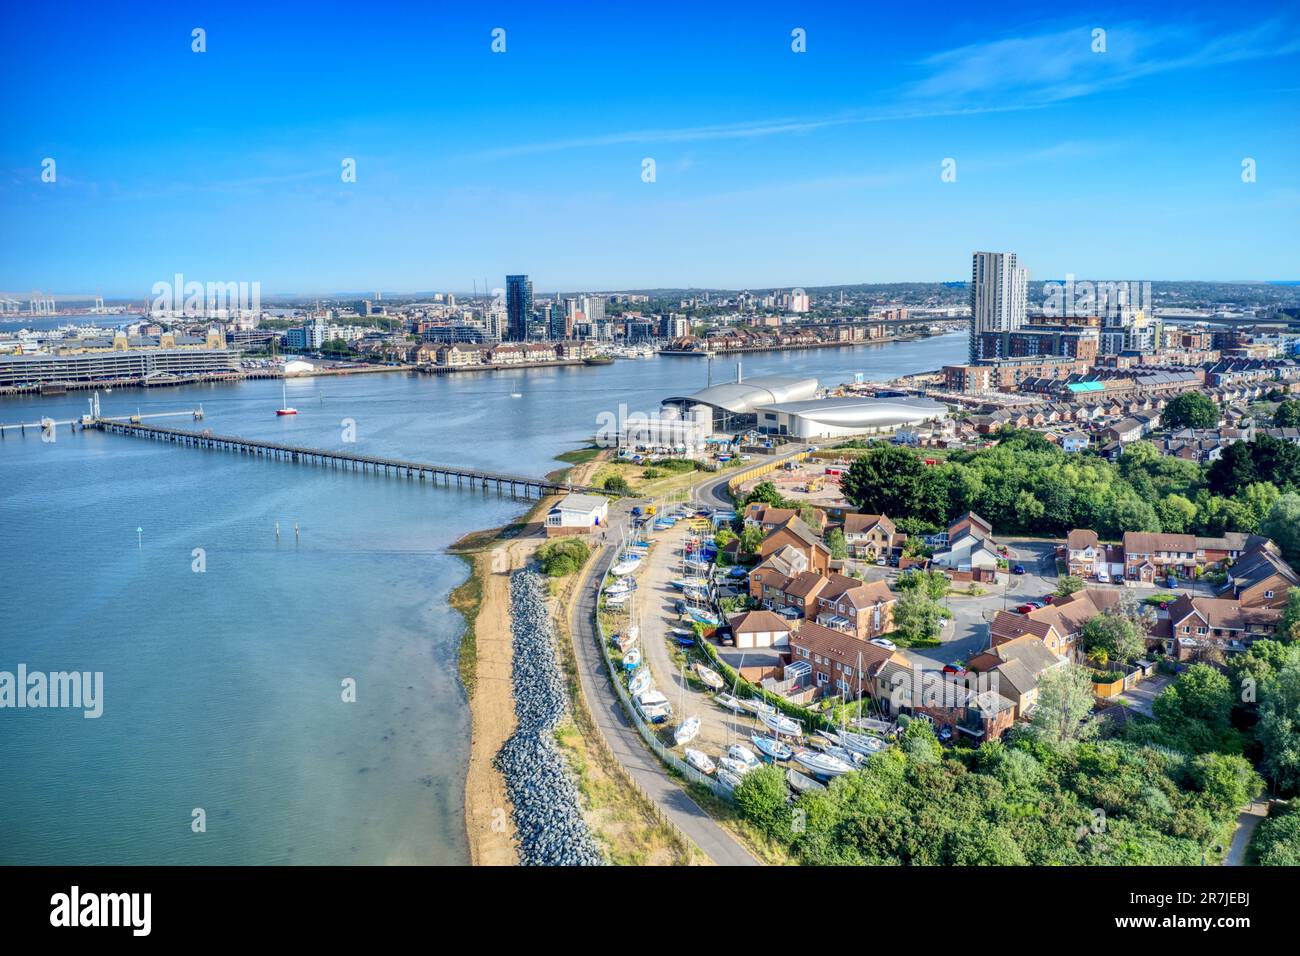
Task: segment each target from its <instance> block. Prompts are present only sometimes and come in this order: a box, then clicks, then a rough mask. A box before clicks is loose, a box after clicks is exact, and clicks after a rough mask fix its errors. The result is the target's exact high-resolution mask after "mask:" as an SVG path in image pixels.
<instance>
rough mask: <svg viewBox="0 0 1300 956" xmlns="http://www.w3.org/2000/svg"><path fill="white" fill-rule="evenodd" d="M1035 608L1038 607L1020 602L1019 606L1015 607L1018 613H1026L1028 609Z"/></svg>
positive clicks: (1033, 609)
mask: <svg viewBox="0 0 1300 956" xmlns="http://www.w3.org/2000/svg"><path fill="white" fill-rule="evenodd" d="M1036 610H1038V609H1037V608H1036V607H1034V606H1033V605H1032V604H1022V605H1020V607H1018V608H1016V611H1017V612H1018V613H1020V614H1028V613H1029V612H1030V611H1036Z"/></svg>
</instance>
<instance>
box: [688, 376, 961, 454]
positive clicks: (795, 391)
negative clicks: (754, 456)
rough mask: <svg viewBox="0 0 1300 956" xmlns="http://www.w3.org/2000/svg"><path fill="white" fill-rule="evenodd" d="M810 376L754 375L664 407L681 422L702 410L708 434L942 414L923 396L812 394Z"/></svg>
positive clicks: (826, 431)
mask: <svg viewBox="0 0 1300 956" xmlns="http://www.w3.org/2000/svg"><path fill="white" fill-rule="evenodd" d="M817 391H818V389H817V380H816V379H814V378H803V379H801V378H780V377H772V378H756V379H752V380H750V381H737V382H726V383H724V384H721V385H711V386H709V387H708V388H705V389H702V390H701V391H698V392H696V393H695V394H693V395H683V396H674V397H672V398H668V399H665V400H664V405H665V406H669V407H672V408H676V409H678V410H680V415H681V418H682V419H683V420H686V421H696V422H702V421H704V420H705V419H704V418H703V416H702V415H701V411H702V410H708V412H709V413H710V415H711V419H712V429H713V431H714V432H721V433H729V434H736V433H739V432H744V431H749V430H751V429H752V430H757V431H760V432H763V433H765V434H770V435H784V436H788V437H791V438H802V439H808V438H832V437H837V436H841V435H872V434H881V433H887V432H892V431H894V430H895V429H896V428H899V427H901V426H905V425H917V424H920V423H921V422H925V421H934V420H938V419H941V418H945V417H946V416H947V414H948V409H947V407H946V406H945V405H942V404H940V403H938V402H934V401H931V400H929V399H925V398H911V397H894V396H891V397H874V396H849V397H844V398H818V397H817Z"/></svg>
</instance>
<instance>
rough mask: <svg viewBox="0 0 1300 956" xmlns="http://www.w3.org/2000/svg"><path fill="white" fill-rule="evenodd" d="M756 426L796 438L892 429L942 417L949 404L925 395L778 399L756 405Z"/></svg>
mask: <svg viewBox="0 0 1300 956" xmlns="http://www.w3.org/2000/svg"><path fill="white" fill-rule="evenodd" d="M757 412H758V428H759V430H761V431H765V432H770V433H772V434H777V435H790V436H792V437H795V438H833V437H836V436H839V435H864V434H867V435H869V434H873V433H877V432H892V431H893V430H894V429H896V428H900V427H902V426H904V425H918V424H920V423H921V422H926V421H936V420H938V419H941V418H945V417H946V416H947V414H948V408H947V406H946V405H943V404H941V403H939V402H934V401H931V400H930V399H928V398H911V397H901V398H872V397H867V396H852V397H847V398H823V399H817V400H813V401H795V402H778V403H776V404H772V405H763V406H761V407H759V408H758V409H757Z"/></svg>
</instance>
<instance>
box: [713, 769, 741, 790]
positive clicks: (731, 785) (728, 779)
mask: <svg viewBox="0 0 1300 956" xmlns="http://www.w3.org/2000/svg"><path fill="white" fill-rule="evenodd" d="M717 776H718V782H719V783H722V784H723V785H725V786H726V787H727V789H728V790H735V789H736V788H737V787H739V786H740V778H739V777H737V776H736V775H735V774H734V773H732V772H731V771H730V770H724V769H722V768H721V767H720V768H718V774H717Z"/></svg>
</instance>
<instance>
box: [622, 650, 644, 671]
mask: <svg viewBox="0 0 1300 956" xmlns="http://www.w3.org/2000/svg"><path fill="white" fill-rule="evenodd" d="M640 663H641V650H640V648H636V647H634V648H632V649H631V650H630V651H628V652H627V653H626V654H624V655H623V666H624V667H625V668H627V669H628V670H630V671H634V670H636V666H637V665H638V664H640Z"/></svg>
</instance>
